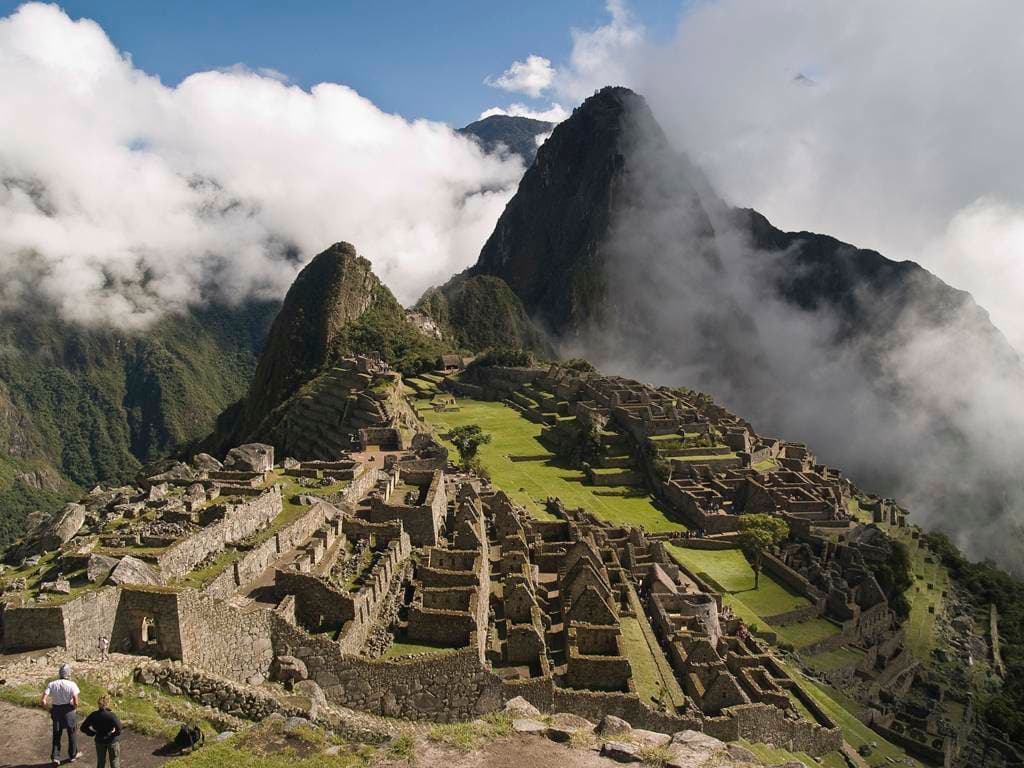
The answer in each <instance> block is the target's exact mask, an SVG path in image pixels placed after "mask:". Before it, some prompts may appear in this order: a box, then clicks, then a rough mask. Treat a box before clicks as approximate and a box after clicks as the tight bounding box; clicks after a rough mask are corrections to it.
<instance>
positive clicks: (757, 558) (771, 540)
mask: <svg viewBox="0 0 1024 768" xmlns="http://www.w3.org/2000/svg"><path fill="white" fill-rule="evenodd" d="M788 536H789V524H788V523H787V522H786V521H785V520H783V519H782V518H779V517H775V516H774V515H743V516H742V517H741V518H740V536H739V543H740V549H741V550H743V554H744V555H746V556H747V559H748V560H749V561H750V567H751V568H752V569H753V571H754V589H757V588H758V586H760V580H761V562H762V560H763V558H764V553H765V551H767V550H768V549H770V548H772V547H774V546H776V545H778V544H780V543H781V542H783V541H785V540H786V538H787V537H788Z"/></svg>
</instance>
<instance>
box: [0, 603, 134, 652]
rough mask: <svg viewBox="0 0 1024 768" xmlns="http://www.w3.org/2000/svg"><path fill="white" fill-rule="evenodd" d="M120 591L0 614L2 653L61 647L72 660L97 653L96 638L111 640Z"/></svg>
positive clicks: (10, 609)
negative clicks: (105, 637)
mask: <svg viewBox="0 0 1024 768" xmlns="http://www.w3.org/2000/svg"><path fill="white" fill-rule="evenodd" d="M119 594H120V590H119V589H117V588H116V587H110V588H107V589H101V590H98V591H95V592H86V593H85V594H83V595H82V596H80V597H77V598H75V599H74V600H69V601H68V602H66V603H63V604H61V605H31V606H25V607H21V608H7V610H5V611H4V612H3V614H2V621H3V632H2V633H0V634H2V636H3V640H4V646H3V648H4V650H5V651H30V650H37V649H40V648H52V647H55V646H63V647H64V648H66V649H67V650H68V653H69V654H71V655H72V656H75V657H82V656H93V655H95V654H96V653H98V650H97V644H96V641H97V639H98V638H99V636H100V635H106V636H107V637H111V636H112V633H113V629H114V619H115V616H116V614H117V605H118V599H119Z"/></svg>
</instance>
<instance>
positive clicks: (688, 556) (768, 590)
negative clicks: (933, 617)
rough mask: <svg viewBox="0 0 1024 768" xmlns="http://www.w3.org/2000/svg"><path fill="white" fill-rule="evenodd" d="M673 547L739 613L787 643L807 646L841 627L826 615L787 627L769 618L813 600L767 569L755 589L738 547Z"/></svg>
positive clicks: (693, 570)
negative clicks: (759, 584)
mask: <svg viewBox="0 0 1024 768" xmlns="http://www.w3.org/2000/svg"><path fill="white" fill-rule="evenodd" d="M669 551H670V552H671V554H672V557H674V558H675V559H676V560H677V561H678V562H679V563H680V564H682V565H683V566H685V567H686V568H688V569H689V570H691V571H692V572H694V573H696V574H704V575H706V576H707V577H709V578H710V579H711V580H712V581H714V582H715V583H716V584H718V585H719V586H720V587H721V588H722V589H723V590H725V593H726V594H725V595H724V597H725V601H726V603H728V604H729V605H731V606H732V609H733V612H734V613H735V614H736V615H737V616H739V617H740V618H742V619H743V620H744V621H745V622H746V623H747V624H756V625H757V626H758V627H759V628H761V629H765V630H770V631H772V632H775V633H776V634H777V635H778V636H779V640H780V641H781V642H783V643H788V644H790V645H792V646H793V647H794V648H803V647H806V646H808V645H811V644H812V643H816V642H818V641H819V640H824V639H825V638H826V637H831V636H832V635H834V634H836V633H837V632H838V631H839V627H838V626H836V625H835V624H833V623H832V622H830V621H828V620H827V619H822V618H817V619H811V620H809V621H802V622H800V623H799V624H790V625H789V626H787V627H775V626H772V625H771V624H769V623H768V622H767V621H765V617H766V616H775V615H777V614H780V613H786V612H787V611H791V610H793V609H795V608H800V607H802V606H805V605H809V603H808V601H807V599H806V598H804V597H802V596H800V595H797V594H794V593H792V592H790V591H789V590H788V589H786V588H785V587H784V586H783V585H781V584H779V583H778V582H777V581H775V580H774V579H773V578H772V577H771V576H769V575H768V574H767V573H764V572H762V573H761V586H760V587H759V588H758V589H756V590H755V589H754V572H753V571H752V570H751V568H750V564H749V563H748V562H747V559H746V558H745V557H744V556H743V553H742V552H740V551H739V550H738V549H722V550H704V549H686V548H684V547H676V546H671V545H670V546H669Z"/></svg>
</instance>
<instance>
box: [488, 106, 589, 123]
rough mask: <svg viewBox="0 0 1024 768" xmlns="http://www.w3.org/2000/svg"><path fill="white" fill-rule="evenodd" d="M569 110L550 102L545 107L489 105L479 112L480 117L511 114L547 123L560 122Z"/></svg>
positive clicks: (567, 114)
mask: <svg viewBox="0 0 1024 768" xmlns="http://www.w3.org/2000/svg"><path fill="white" fill-rule="evenodd" d="M569 114H570V113H569V110H567V109H566V108H565V107H563V106H562V105H561V104H551V106H550V107H548V108H547V109H539V110H535V109H531V108H530V107H528V106H526V105H525V104H510V105H509V106H507V107H491V108H490V109H487V110H484V111H483V112H481V113H480V119H481V120H483V119H484V118H485V117H491V116H492V115H511V116H512V117H528V118H530V119H531V120H544V121H545V122H548V123H560V122H562V121H563V120H565V118H567V117H568V116H569Z"/></svg>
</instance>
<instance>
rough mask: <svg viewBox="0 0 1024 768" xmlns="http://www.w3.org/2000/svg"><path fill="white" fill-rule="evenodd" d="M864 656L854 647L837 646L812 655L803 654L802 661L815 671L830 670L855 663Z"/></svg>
mask: <svg viewBox="0 0 1024 768" xmlns="http://www.w3.org/2000/svg"><path fill="white" fill-rule="evenodd" d="M863 658H864V653H863V652H862V651H858V650H856V649H854V648H845V647H844V648H837V649H836V650H834V651H824V652H823V653H816V654H814V655H813V656H805V657H804V662H805V663H806V664H807V666H809V667H810V668H811V669H813V670H815V671H817V672H831V671H832V670H833V669H840V668H842V667H846V666H849V665H850V664H857V663H858V662H859V661H860V660H861V659H863Z"/></svg>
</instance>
